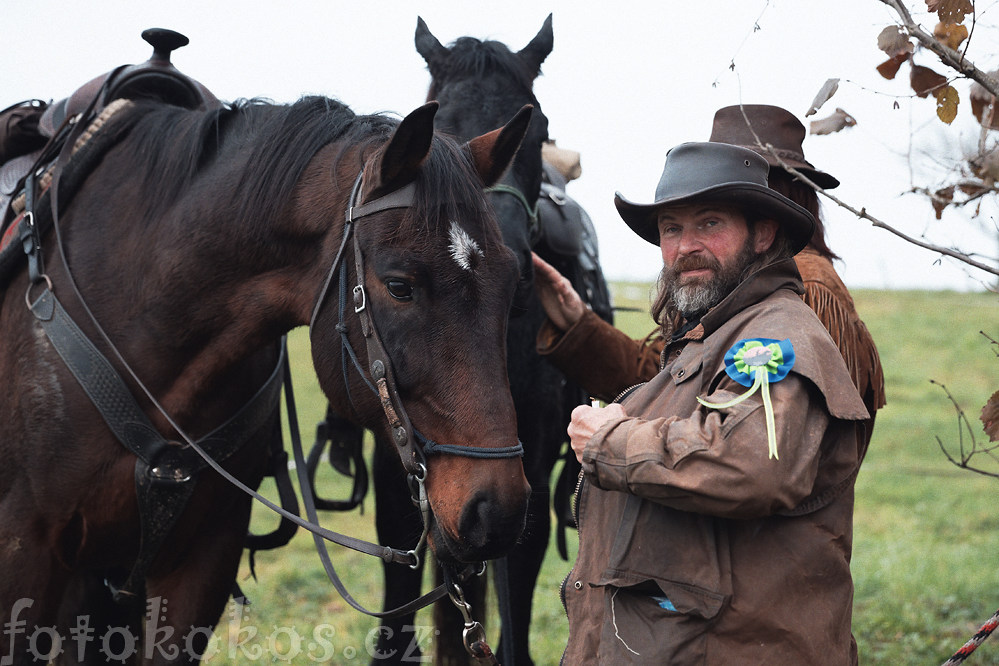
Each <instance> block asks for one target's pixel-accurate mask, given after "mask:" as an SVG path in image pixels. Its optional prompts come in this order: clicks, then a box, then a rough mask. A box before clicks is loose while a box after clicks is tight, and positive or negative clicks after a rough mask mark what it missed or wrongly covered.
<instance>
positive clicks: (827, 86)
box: [805, 79, 839, 118]
mask: <svg viewBox="0 0 999 666" xmlns="http://www.w3.org/2000/svg"><path fill="white" fill-rule="evenodd" d="M837 90H839V79H826V82H825V83H823V84H822V87H821V88H819V92H817V93H815V99H813V100H812V105H811V106H810V107H809V108H808V111H807V112H806V113H805V117H806V118H807V117H808V116H811V115H813V114H814V113H815V112H816V111H818V110H819V109H820V108H822V105H823V104H825V103H826V102H828V101H829V98H830V97H832V96H833V95H835V94H836V91H837Z"/></svg>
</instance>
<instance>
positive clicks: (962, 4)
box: [927, 0, 975, 23]
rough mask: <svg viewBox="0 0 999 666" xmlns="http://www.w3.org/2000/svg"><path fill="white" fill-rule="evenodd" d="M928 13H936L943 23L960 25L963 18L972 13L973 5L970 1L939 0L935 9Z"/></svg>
mask: <svg viewBox="0 0 999 666" xmlns="http://www.w3.org/2000/svg"><path fill="white" fill-rule="evenodd" d="M927 4H929V3H927ZM930 11H931V12H932V11H936V13H937V16H938V17H939V18H940V21H941V22H943V23H960V22H961V21H963V20H964V17H965V16H967V15H968V14H972V13H974V11H975V5H974V4H973V3H972V2H971V0H939V2H938V3H937V7H936V9H930Z"/></svg>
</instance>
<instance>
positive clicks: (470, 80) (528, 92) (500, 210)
mask: <svg viewBox="0 0 999 666" xmlns="http://www.w3.org/2000/svg"><path fill="white" fill-rule="evenodd" d="M416 50H417V51H418V52H419V53H420V55H421V56H423V59H424V60H426V62H427V67H428V69H429V70H430V75H431V77H432V80H431V83H430V90H429V92H428V94H427V99H428V100H437V101H438V102H440V105H441V110H440V112H439V113H438V114H437V127H438V128H439V129H442V130H445V131H447V132H449V133H451V134H454V135H455V136H458V137H460V138H463V139H467V138H469V137H473V136H477V135H479V134H481V133H483V132H485V131H488V130H490V129H492V128H494V127H499V126H500V125H502V124H503V123H504V122H506V121H507V120H508V119H509V118H511V117H513V115H514V114H515V113H516V112H517V110H518V109H520V108H521V107H523V106H524V105H525V104H530V105H531V106H533V107H534V112H533V118H532V121H531V125H530V128H529V129H528V132H527V136H526V137H525V138H524V141H523V143H522V144H521V148H520V151H519V152H518V153H517V155H516V158H515V159H514V162H513V168H512V169H510V171H509V173H508V174H507V175H506V177H505V178H504V179H503V180H502V182H501V183H500V187H498V188H494V189H493V193H492V198H491V202H492V205H493V207H494V209H495V210H496V214H497V218H498V219H499V223H500V228H501V230H502V232H503V239H504V241H505V242H506V244H507V245H508V246H509V247H510V248H511V249H512V250H513V251H514V253H515V254H516V256H517V261H518V265H519V268H520V272H521V283H520V285H519V286H520V287H521V289H524V288H527V289H529V288H531V285H532V284H533V271H532V265H531V247H532V246H533V243H534V241H536V240H537V238H536V235H537V217H536V210H537V209H536V207H535V206H536V202H537V197H538V192H539V190H540V188H541V146H542V144H543V143H544V142H545V140H547V139H548V119H547V118H546V117H545V115H544V113H542V111H541V106H540V105H539V104H538V100H537V98H536V97H535V96H534V92H533V85H534V80H535V79H536V78H537V77H538V75H539V74H540V73H541V63H542V62H544V60H545V58H546V57H547V56H548V54H549V53H551V50H552V17H551V15H549V16H548V18H547V19H546V20H545V22H544V25H543V26H542V27H541V30H540V31H538V34H537V35H536V36H535V37H534V38H533V39H532V40H531V42H530V43H529V44H528V45H527V46H525V47H524V48H523V49H521V50H520V51H517V52H513V51H511V50H510V49H509V48H508V47H507V46H506V45H505V44H502V43H501V42H496V41H480V40H478V39H475V38H473V37H461V38H459V39H458V40H456V41H455V42H454V43H453V44H451V46H450V47H445V46H443V45H441V43H440V41H438V39H437V38H436V37H434V35H433V34H432V33H431V32H430V29H429V28H428V27H427V24H426V23H425V22H424V21H423V19H422V18H419V19H417V25H416ZM532 213H535V215H534V216H533V217H532Z"/></svg>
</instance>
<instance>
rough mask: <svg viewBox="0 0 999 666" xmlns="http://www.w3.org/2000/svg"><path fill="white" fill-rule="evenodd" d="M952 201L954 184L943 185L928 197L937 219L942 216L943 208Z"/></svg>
mask: <svg viewBox="0 0 999 666" xmlns="http://www.w3.org/2000/svg"><path fill="white" fill-rule="evenodd" d="M953 201H954V186H953V185H952V186H950V187H945V188H943V189H941V190H937V191H936V192H934V193H933V196H932V197H931V198H930V204H931V205H932V206H933V212H934V213H936V215H937V219H938V220H939V219H941V218H942V217H943V212H944V209H945V208H946V207H947V206H949V205H950V204H951V203H953Z"/></svg>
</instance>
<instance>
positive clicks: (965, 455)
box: [930, 336, 999, 478]
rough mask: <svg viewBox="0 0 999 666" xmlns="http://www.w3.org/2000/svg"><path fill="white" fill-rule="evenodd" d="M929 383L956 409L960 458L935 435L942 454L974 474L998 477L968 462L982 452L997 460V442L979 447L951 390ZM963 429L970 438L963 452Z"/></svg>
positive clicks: (994, 473) (969, 424)
mask: <svg viewBox="0 0 999 666" xmlns="http://www.w3.org/2000/svg"><path fill="white" fill-rule="evenodd" d="M986 337H988V336H986ZM930 383H931V384H935V385H936V386H939V387H940V388H941V389H943V391H944V393H946V394H947V399H948V400H950V402H951V404H952V405H954V409H955V410H956V411H957V432H958V448H959V450H960V452H961V454H960V457H961V459H960V460H955V459H954V457H953V456H952V455H951V454H950V452H949V451H947V449H946V448H945V447H944V443H943V441H942V440H941V439H940V438H939V437H936V440H937V445H938V446H939V447H940V450H941V451H942V452H943V454H944V456H946V457H947V460H949V461H950V462H951V463H953V464H954V465H955V466H957V467H960V468H961V469H966V470H968V471H969V472H975V473H976V474H981V475H982V476H991V477H993V478H999V473H996V472H987V471H985V470H984V469H979V468H977V467H972V466H971V464H970V463H971V459H972V458H973V457H974V456H976V455H978V454H984V455H986V456H987V457H989V458H991V459H992V460H993V461H996V462H999V459H997V458H996V454H995V451H996V449H999V444H997V445H995V446H985V447H979V446H978V440H977V438H976V437H975V431H974V430H973V429H972V427H971V423H970V422H969V421H968V417H967V416H966V415H965V413H964V410H963V409H961V406H960V405H958V404H957V401H956V400H955V399H954V396H953V395H951V392H950V391H949V390H947V387H946V386H944V385H943V384H941V383H940V382H938V381H935V380H933V379H931V380H930ZM965 431H967V433H968V437H969V438H970V439H971V448H970V450H968V451H967V452H965V445H964V433H965Z"/></svg>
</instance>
